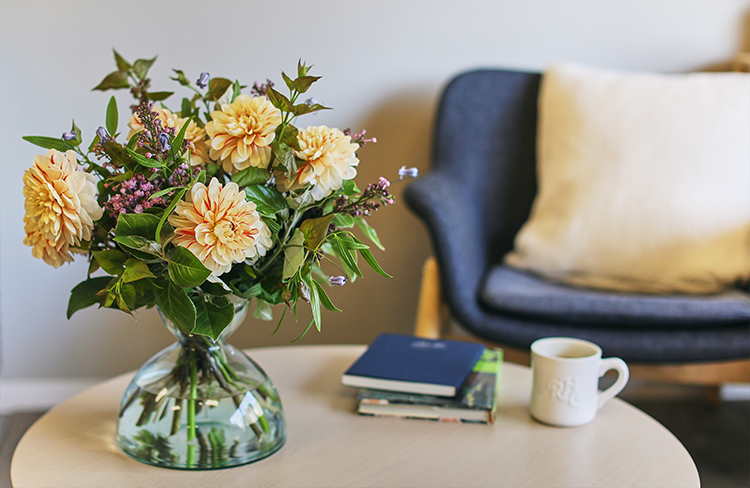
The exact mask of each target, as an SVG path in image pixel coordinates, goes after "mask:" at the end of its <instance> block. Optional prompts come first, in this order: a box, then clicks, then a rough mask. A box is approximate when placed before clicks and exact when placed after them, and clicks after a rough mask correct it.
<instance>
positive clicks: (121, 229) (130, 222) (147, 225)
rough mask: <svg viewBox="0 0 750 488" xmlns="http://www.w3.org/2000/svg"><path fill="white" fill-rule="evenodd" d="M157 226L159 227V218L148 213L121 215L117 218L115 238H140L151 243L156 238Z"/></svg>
mask: <svg viewBox="0 0 750 488" xmlns="http://www.w3.org/2000/svg"><path fill="white" fill-rule="evenodd" d="M157 225H159V217H157V216H156V215H152V214H148V213H142V214H131V213H124V214H120V216H119V217H118V218H117V226H116V227H115V236H116V237H125V236H138V237H143V238H145V239H147V240H149V241H154V240H155V237H156V226H157ZM115 240H116V239H115Z"/></svg>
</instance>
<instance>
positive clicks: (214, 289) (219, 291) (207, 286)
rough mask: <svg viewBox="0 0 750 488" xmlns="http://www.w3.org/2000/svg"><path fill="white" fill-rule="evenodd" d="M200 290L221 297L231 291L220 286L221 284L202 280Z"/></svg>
mask: <svg viewBox="0 0 750 488" xmlns="http://www.w3.org/2000/svg"><path fill="white" fill-rule="evenodd" d="M201 290H203V291H205V292H206V293H208V294H209V295H213V296H215V297H223V296H226V295H229V294H230V293H232V291H231V290H227V289H226V288H224V287H223V286H221V284H219V283H213V282H211V281H204V282H203V284H202V285H201Z"/></svg>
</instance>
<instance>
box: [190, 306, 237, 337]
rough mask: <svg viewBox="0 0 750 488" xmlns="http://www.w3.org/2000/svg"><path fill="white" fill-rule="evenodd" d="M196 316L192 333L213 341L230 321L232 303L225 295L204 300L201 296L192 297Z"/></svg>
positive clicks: (232, 314) (232, 315) (232, 311)
mask: <svg viewBox="0 0 750 488" xmlns="http://www.w3.org/2000/svg"><path fill="white" fill-rule="evenodd" d="M193 304H194V305H195V311H196V318H195V328H194V329H193V334H199V335H204V336H208V337H210V338H211V339H213V340H214V341H215V340H217V339H218V338H219V336H220V335H221V333H222V332H223V331H224V329H226V328H227V326H228V325H229V324H230V323H231V322H232V319H233V318H234V305H233V304H232V302H231V301H229V299H228V298H226V297H215V298H214V299H213V300H210V301H205V300H204V299H203V297H200V296H197V297H193Z"/></svg>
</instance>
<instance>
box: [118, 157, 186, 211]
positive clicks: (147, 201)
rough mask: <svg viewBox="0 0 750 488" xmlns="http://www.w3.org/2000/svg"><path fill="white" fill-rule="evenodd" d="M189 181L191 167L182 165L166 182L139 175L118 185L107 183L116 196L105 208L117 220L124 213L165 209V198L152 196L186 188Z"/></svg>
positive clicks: (161, 179)
mask: <svg viewBox="0 0 750 488" xmlns="http://www.w3.org/2000/svg"><path fill="white" fill-rule="evenodd" d="M189 181H190V167H189V166H188V165H187V164H185V163H182V164H181V165H180V166H178V167H177V169H176V170H175V172H174V173H172V175H171V176H170V177H169V178H168V179H166V180H165V179H164V178H154V179H153V180H151V181H149V180H148V179H147V178H146V177H145V176H144V175H142V174H140V173H139V174H136V175H135V176H133V177H132V178H130V179H128V180H125V181H123V182H122V183H118V184H117V185H110V184H108V183H105V184H104V187H105V188H108V189H109V188H111V189H112V191H113V193H114V194H113V195H112V196H111V197H110V199H109V200H108V201H107V202H105V203H104V208H105V209H107V212H108V213H109V215H110V216H111V217H113V218H115V219H116V218H117V217H118V216H119V215H120V214H122V213H137V214H140V213H143V211H144V210H146V209H147V208H151V207H160V208H165V207H166V206H167V205H166V203H165V202H164V199H163V198H161V197H155V198H152V197H151V196H152V195H153V194H154V193H156V192H158V191H160V190H161V189H163V188H170V187H173V186H184V185H186V184H187V183H188V182H189Z"/></svg>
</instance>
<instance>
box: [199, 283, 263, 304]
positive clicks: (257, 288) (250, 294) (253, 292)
mask: <svg viewBox="0 0 750 488" xmlns="http://www.w3.org/2000/svg"><path fill="white" fill-rule="evenodd" d="M206 283H209V282H208V281H207V282H206ZM204 284H205V283H204ZM228 286H229V288H230V289H231V290H232V293H234V294H235V295H237V296H238V297H240V298H244V299H245V300H249V299H251V298H255V297H257V296H260V295H261V293H263V286H262V285H261V284H260V283H256V284H254V285H253V286H251V287H250V288H248V289H247V290H245V291H244V292H243V291H241V290H240V289H239V288H237V287H235V286H234V285H232V284H229V285H228ZM201 288H203V285H201Z"/></svg>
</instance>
